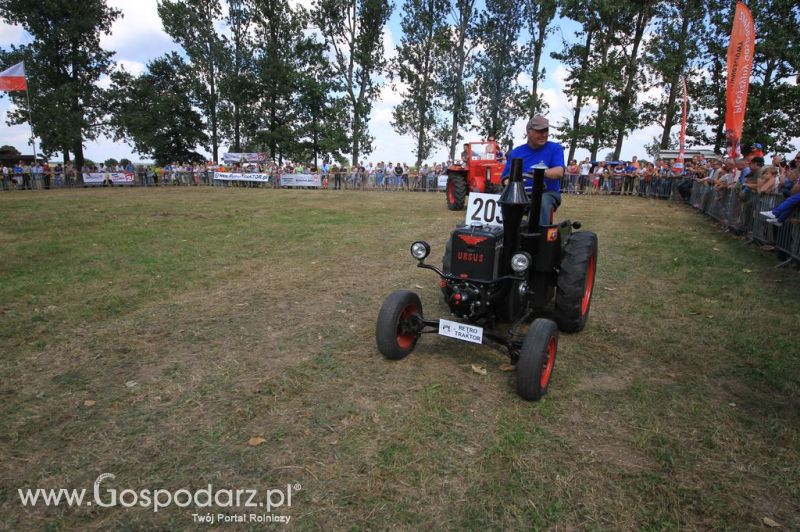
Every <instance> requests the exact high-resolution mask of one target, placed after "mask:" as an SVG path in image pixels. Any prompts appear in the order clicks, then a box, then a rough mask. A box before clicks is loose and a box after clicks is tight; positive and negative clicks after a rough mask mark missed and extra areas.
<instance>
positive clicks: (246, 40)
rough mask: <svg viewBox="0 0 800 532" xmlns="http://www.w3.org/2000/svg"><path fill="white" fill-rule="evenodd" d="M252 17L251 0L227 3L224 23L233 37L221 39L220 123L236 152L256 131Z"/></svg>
mask: <svg viewBox="0 0 800 532" xmlns="http://www.w3.org/2000/svg"><path fill="white" fill-rule="evenodd" d="M253 16H254V8H253V2H252V0H228V16H227V17H226V19H225V20H226V22H227V26H228V28H230V34H231V35H230V38H229V39H223V40H222V50H223V54H222V56H221V61H220V79H219V94H220V102H219V103H220V106H219V122H220V129H221V131H222V134H223V136H225V137H226V138H227V139H229V140H230V141H231V142H232V151H233V152H235V153H240V152H241V151H242V146H243V145H244V144H245V143H246V141H245V139H250V138H252V137H253V135H254V134H255V131H256V128H257V113H256V112H255V110H256V105H257V102H258V96H259V90H258V83H257V82H256V76H257V73H256V68H255V62H254V61H253V57H254V49H255V43H254V42H253V35H252V29H253V22H254V21H253Z"/></svg>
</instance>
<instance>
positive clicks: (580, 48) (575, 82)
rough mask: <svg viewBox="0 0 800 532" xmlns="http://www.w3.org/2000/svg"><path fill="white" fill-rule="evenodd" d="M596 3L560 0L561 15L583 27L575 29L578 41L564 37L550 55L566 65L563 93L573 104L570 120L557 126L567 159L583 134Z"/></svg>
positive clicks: (589, 84) (595, 29)
mask: <svg viewBox="0 0 800 532" xmlns="http://www.w3.org/2000/svg"><path fill="white" fill-rule="evenodd" d="M596 5H597V2H596V1H594V2H593V1H589V2H587V1H585V0H562V2H561V9H562V13H563V15H564V16H568V17H570V18H571V19H573V20H575V21H576V22H578V24H580V26H581V28H582V29H581V30H579V31H578V32H577V37H578V38H579V40H578V41H577V42H574V43H570V42H567V41H566V40H565V41H564V42H563V45H562V51H560V52H552V53H551V54H550V56H551V57H552V58H553V59H557V60H559V61H561V63H563V64H564V65H566V66H567V69H568V74H567V77H566V80H565V81H566V87H565V90H564V92H565V93H566V94H567V96H569V97H570V99H571V100H572V102H574V103H573V105H572V121H571V122H570V121H569V120H568V119H566V118H565V119H564V120H563V121H562V122H561V123H560V124H559V125H558V128H557V129H558V130H559V132H560V133H559V135H558V136H557V138H558V139H559V140H560V141H562V142H564V143H568V144H569V155H568V157H567V160H568V161H570V160H572V159H573V158H574V157H575V151H576V149H577V148H578V144H579V142H580V140H582V139H583V138H584V137H585V135H586V131H585V128H584V127H582V125H581V113H582V111H583V107H584V105H585V104H586V102H587V100H588V99H589V97H590V95H591V90H590V88H591V77H590V75H589V73H590V71H591V68H590V67H591V65H590V63H589V58H590V57H591V53H592V49H593V46H594V45H595V42H594V39H595V38H596V33H597V32H598V31H599V29H600V23H599V20H600V19H599V17H598V16H597V12H596V11H597V10H596Z"/></svg>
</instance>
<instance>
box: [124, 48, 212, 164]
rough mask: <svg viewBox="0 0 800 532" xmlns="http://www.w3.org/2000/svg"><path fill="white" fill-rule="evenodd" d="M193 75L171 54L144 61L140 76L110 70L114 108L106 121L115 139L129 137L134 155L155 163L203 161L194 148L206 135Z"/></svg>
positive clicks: (203, 141)
mask: <svg viewBox="0 0 800 532" xmlns="http://www.w3.org/2000/svg"><path fill="white" fill-rule="evenodd" d="M192 77H193V75H192V70H191V68H190V67H189V66H188V65H186V64H185V63H184V62H183V60H182V59H181V57H180V56H179V55H178V54H176V53H174V52H173V53H172V54H169V55H166V56H164V57H161V58H158V59H156V60H154V61H151V62H150V63H148V65H147V72H146V73H144V74H142V75H141V76H139V77H134V76H132V75H130V74H128V73H127V72H125V71H119V72H115V73H114V74H113V75H112V77H111V78H112V86H111V89H109V100H110V103H111V105H112V107H113V108H114V109H115V110H116V112H115V113H114V114H113V115H112V116H111V118H110V125H111V127H112V129H113V132H114V136H115V139H116V140H121V139H130V140H131V141H132V142H133V145H134V148H135V149H136V151H138V152H139V153H141V154H142V155H146V156H148V157H152V158H153V159H155V161H156V163H157V164H159V165H163V164H167V163H170V162H173V161H202V160H203V159H204V158H203V157H202V156H201V155H200V154H199V153H197V152H196V151H195V147H196V146H197V145H198V144H203V143H205V142H206V141H207V140H208V137H206V135H205V133H204V132H203V122H202V117H201V116H200V114H199V113H198V112H197V110H196V109H195V102H194V101H193V100H192V99H191V95H192V94H193V92H192V85H193V83H194V82H193V79H192Z"/></svg>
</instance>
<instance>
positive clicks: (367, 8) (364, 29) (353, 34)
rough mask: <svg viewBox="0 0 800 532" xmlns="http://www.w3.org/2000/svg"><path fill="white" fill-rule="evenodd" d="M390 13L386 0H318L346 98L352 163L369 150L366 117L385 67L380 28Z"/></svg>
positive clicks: (320, 20) (322, 26)
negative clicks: (378, 78)
mask: <svg viewBox="0 0 800 532" xmlns="http://www.w3.org/2000/svg"><path fill="white" fill-rule="evenodd" d="M391 13H392V5H391V4H390V3H389V2H388V1H387V0H318V1H317V3H316V4H315V19H316V23H317V24H318V26H319V29H320V31H321V32H322V34H323V36H324V37H325V42H326V44H327V45H328V46H329V48H330V49H331V51H332V53H333V56H334V59H333V69H334V72H335V73H336V76H337V77H338V78H339V82H340V83H341V85H342V89H343V91H344V93H345V94H346V97H347V107H348V114H349V117H348V118H349V120H348V126H349V127H348V133H349V135H350V142H351V159H352V164H357V163H358V158H359V155H361V154H362V153H367V154H368V153H370V152H371V151H372V140H373V139H372V137H371V136H370V134H369V128H368V119H369V113H370V111H371V110H372V102H373V101H374V100H375V98H377V96H378V93H379V90H380V84H379V83H378V81H377V80H376V79H375V74H377V73H379V72H381V71H382V70H383V69H384V68H385V67H386V59H385V57H384V50H383V28H384V26H385V25H386V22H387V21H388V20H389V16H390V15H391Z"/></svg>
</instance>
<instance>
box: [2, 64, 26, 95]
mask: <svg viewBox="0 0 800 532" xmlns="http://www.w3.org/2000/svg"><path fill="white" fill-rule="evenodd" d="M26 90H28V83H27V82H26V81H25V64H24V63H17V64H16V65H14V66H12V67H11V68H7V69H5V70H4V71H2V72H0V91H26Z"/></svg>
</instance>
